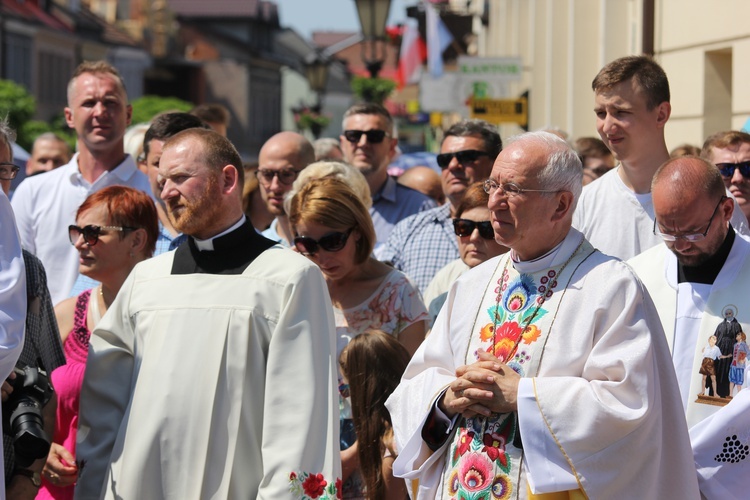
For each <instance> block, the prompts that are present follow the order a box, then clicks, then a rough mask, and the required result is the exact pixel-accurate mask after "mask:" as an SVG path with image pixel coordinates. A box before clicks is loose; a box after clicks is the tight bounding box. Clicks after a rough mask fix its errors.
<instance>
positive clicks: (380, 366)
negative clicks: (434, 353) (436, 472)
mask: <svg viewBox="0 0 750 500" xmlns="http://www.w3.org/2000/svg"><path fill="white" fill-rule="evenodd" d="M339 363H340V365H341V372H342V373H343V375H344V380H345V381H346V382H348V384H349V393H350V395H351V401H352V416H353V418H354V428H355V429H356V431H357V442H358V443H359V450H358V453H359V465H360V471H361V473H362V477H363V478H364V482H365V486H366V496H367V499H368V500H386V499H387V500H402V499H407V498H409V497H408V493H407V486H406V482H405V481H404V480H403V479H399V478H396V477H394V476H393V461H394V460H396V455H397V451H396V449H395V442H394V439H393V428H392V425H391V416H390V414H389V413H388V410H386V408H385V401H386V399H388V396H390V395H391V393H392V392H393V391H394V389H395V388H396V386H397V385H398V383H399V381H400V380H401V376H402V375H403V373H404V370H406V365H407V364H408V363H409V353H408V352H406V349H404V346H402V345H401V344H400V343H399V342H398V341H397V340H396V339H394V338H393V337H392V336H390V335H388V334H387V333H384V332H382V331H380V330H371V331H368V332H365V333H362V334H360V335H358V336H356V337H354V339H352V341H351V342H350V343H349V345H347V346H346V347H345V348H344V350H343V351H342V352H341V356H340V357H339Z"/></svg>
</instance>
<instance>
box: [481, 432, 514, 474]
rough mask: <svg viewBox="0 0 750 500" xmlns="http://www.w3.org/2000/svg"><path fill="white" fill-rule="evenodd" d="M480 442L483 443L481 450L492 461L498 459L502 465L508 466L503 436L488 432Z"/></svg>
mask: <svg viewBox="0 0 750 500" xmlns="http://www.w3.org/2000/svg"><path fill="white" fill-rule="evenodd" d="M482 443H484V448H482V451H483V452H484V453H486V454H487V456H488V457H490V460H492V461H493V462H494V461H495V460H497V459H500V463H501V464H503V467H507V466H508V457H507V455H506V454H505V438H504V437H503V436H501V435H500V434H496V433H494V432H493V433H492V434H490V433H489V432H488V433H486V434H485V435H484V437H483V438H482Z"/></svg>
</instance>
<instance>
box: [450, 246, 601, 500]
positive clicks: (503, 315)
mask: <svg viewBox="0 0 750 500" xmlns="http://www.w3.org/2000/svg"><path fill="white" fill-rule="evenodd" d="M593 251H594V250H593V248H592V247H591V245H590V244H589V243H588V242H587V241H585V240H583V242H582V244H581V245H579V247H578V248H577V249H576V251H575V252H574V254H573V256H572V257H571V258H570V260H569V261H568V262H567V263H566V264H563V265H562V266H556V267H554V268H547V269H544V270H542V271H540V272H538V273H534V274H519V273H518V271H516V269H515V268H514V266H513V265H512V264H511V263H510V262H509V259H510V254H509V253H508V254H506V255H505V256H504V257H503V258H501V259H500V260H499V262H498V266H497V268H496V269H495V272H494V274H493V276H492V278H491V279H490V282H489V284H488V285H487V289H486V290H485V293H484V296H483V298H482V303H481V305H480V307H479V308H478V310H477V316H476V318H475V320H474V325H473V327H472V331H471V332H469V333H470V338H469V339H468V342H467V348H466V355H465V363H466V364H471V363H474V362H475V361H476V360H477V355H476V352H477V351H478V350H480V349H481V350H484V351H487V352H494V354H495V356H497V358H498V359H500V360H501V361H504V360H507V361H506V364H508V366H510V367H511V368H512V369H513V370H515V371H516V372H517V373H519V374H520V375H521V376H522V377H534V376H536V375H537V372H538V370H539V366H540V364H541V362H542V357H543V355H544V346H545V344H546V341H547V338H548V336H549V335H550V333H551V330H552V328H553V326H554V320H555V316H556V315H557V310H558V307H559V306H560V302H561V300H562V298H563V296H564V291H565V288H566V287H567V285H568V283H569V281H570V278H571V276H572V275H573V273H574V272H575V270H576V268H577V267H578V265H579V264H580V263H581V262H582V261H583V260H584V259H585V258H586V257H588V256H589V255H590V254H591V253H592V252H593ZM558 273H559V274H558ZM514 443H515V444H514ZM521 447H522V445H521V444H520V433H519V431H518V419H517V415H516V413H505V414H493V415H492V416H491V417H489V418H485V417H482V416H477V417H474V418H469V419H461V420H460V421H459V423H458V424H457V430H456V432H455V433H454V435H453V438H452V442H451V443H450V445H449V448H448V453H447V454H446V458H445V460H446V462H445V466H444V468H443V471H444V472H443V477H442V478H441V484H442V491H443V495H442V497H441V498H447V499H456V500H459V499H461V500H498V499H506V498H518V496H519V493H521V492H522V493H523V495H521V496H526V490H527V485H526V484H524V483H525V482H526V481H525V476H524V478H522V477H521V471H522V467H521V459H522V456H523V450H522V448H521ZM535 498H545V495H541V496H537V497H535Z"/></svg>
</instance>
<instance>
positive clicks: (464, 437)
mask: <svg viewBox="0 0 750 500" xmlns="http://www.w3.org/2000/svg"><path fill="white" fill-rule="evenodd" d="M473 439H474V433H473V432H471V431H467V430H466V429H461V436H460V437H459V438H458V454H459V455H463V454H464V453H466V452H467V451H469V446H470V445H471V441H472V440H473Z"/></svg>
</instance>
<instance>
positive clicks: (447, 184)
mask: <svg viewBox="0 0 750 500" xmlns="http://www.w3.org/2000/svg"><path fill="white" fill-rule="evenodd" d="M501 149H502V142H501V140H500V135H499V134H498V133H497V129H496V128H495V127H494V126H493V125H490V124H489V123H487V122H485V121H482V120H464V121H461V122H458V123H456V124H455V125H453V126H452V127H450V128H449V129H448V130H447V131H446V132H445V138H444V139H443V144H442V145H441V146H440V154H439V155H438V157H437V161H438V165H439V166H440V169H441V170H442V172H441V176H440V177H441V184H442V188H443V193H444V194H445V199H446V200H447V202H446V203H445V204H443V205H441V206H439V207H437V208H433V209H432V210H427V211H424V212H421V213H418V214H416V215H413V216H411V217H409V218H408V219H405V220H403V221H402V222H400V223H399V224H398V225H397V226H396V227H395V229H394V230H393V232H392V233H391V236H390V238H389V239H388V242H387V243H386V245H385V248H384V249H383V250H382V252H381V254H380V257H381V259H383V260H387V261H389V262H391V263H393V265H394V267H395V268H396V269H398V270H400V271H403V272H404V273H406V274H407V275H408V276H409V277H410V278H412V279H413V280H414V281H415V282H416V284H417V286H418V287H419V290H420V291H421V292H422V293H424V292H425V291H426V289H427V287H428V286H429V284H430V281H432V278H433V277H434V276H435V274H437V272H438V271H440V269H442V268H443V267H444V266H446V265H448V264H449V263H451V262H453V261H454V260H456V259H458V257H459V255H458V243H457V242H456V236H455V234H454V233H453V221H452V217H453V215H454V213H455V211H456V208H457V207H458V205H459V204H460V203H461V200H462V199H463V197H464V193H465V192H466V189H467V188H468V187H469V186H470V185H471V184H473V183H474V182H478V181H483V180H485V179H486V178H487V177H488V176H489V175H490V171H491V170H492V163H493V162H494V161H495V158H496V157H497V155H498V153H500V150H501ZM432 298H434V297H430V298H427V297H426V298H425V300H431V299H432Z"/></svg>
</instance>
